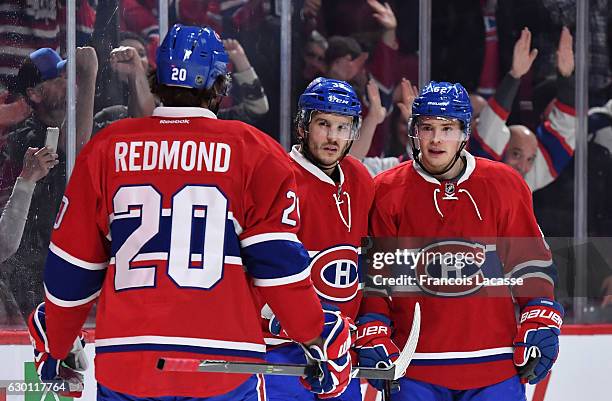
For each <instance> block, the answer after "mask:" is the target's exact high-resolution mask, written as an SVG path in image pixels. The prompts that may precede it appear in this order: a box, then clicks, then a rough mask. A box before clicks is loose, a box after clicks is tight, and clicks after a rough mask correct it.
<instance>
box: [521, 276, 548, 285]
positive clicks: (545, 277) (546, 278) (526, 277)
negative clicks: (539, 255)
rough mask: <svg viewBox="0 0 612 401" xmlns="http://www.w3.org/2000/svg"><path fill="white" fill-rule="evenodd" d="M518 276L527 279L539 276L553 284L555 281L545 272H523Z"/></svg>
mask: <svg viewBox="0 0 612 401" xmlns="http://www.w3.org/2000/svg"><path fill="white" fill-rule="evenodd" d="M519 278H522V279H523V280H524V279H528V278H541V279H543V280H546V281H548V282H550V284H552V285H553V286H554V285H555V282H554V281H553V279H552V277H550V276H549V275H548V274H546V273H527V274H523V275H522V276H519Z"/></svg>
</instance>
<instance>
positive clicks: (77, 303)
mask: <svg viewBox="0 0 612 401" xmlns="http://www.w3.org/2000/svg"><path fill="white" fill-rule="evenodd" d="M100 291H102V290H98V291H96V292H94V293H93V294H91V295H90V296H88V297H87V298H84V299H79V300H77V301H65V300H63V299H59V298H57V297H54V296H53V295H52V294H51V293H50V292H49V290H48V289H47V286H46V285H45V295H46V296H47V298H48V299H49V301H51V302H52V303H53V304H55V305H57V306H61V307H63V308H74V307H76V306H81V305H85V304H86V303H88V302H90V301H93V300H94V299H96V298H98V296H99V295H100Z"/></svg>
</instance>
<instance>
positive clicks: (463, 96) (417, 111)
mask: <svg viewBox="0 0 612 401" xmlns="http://www.w3.org/2000/svg"><path fill="white" fill-rule="evenodd" d="M421 116H431V117H442V118H449V119H451V118H452V119H457V120H459V121H461V123H462V126H463V129H464V130H465V133H466V135H468V136H469V135H470V131H471V121H472V104H471V103H470V97H469V95H468V93H467V91H466V90H465V88H464V87H463V86H462V85H461V84H459V83H456V84H451V83H448V82H436V81H431V82H430V83H429V84H427V86H425V87H424V88H423V89H422V90H421V93H420V94H419V96H418V97H417V98H416V99H414V103H412V117H413V121H416V119H417V117H421Z"/></svg>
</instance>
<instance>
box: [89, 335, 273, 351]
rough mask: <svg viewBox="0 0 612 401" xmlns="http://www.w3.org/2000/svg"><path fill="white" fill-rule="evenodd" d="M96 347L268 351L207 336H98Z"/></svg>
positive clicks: (263, 346) (252, 345) (259, 347)
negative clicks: (168, 347)
mask: <svg viewBox="0 0 612 401" xmlns="http://www.w3.org/2000/svg"><path fill="white" fill-rule="evenodd" d="M95 344H96V347H107V346H113V345H135V344H164V345H184V346H192V347H210V348H224V349H234V350H242V351H254V352H266V346H265V345H264V344H258V343H248V342H239V341H223V340H211V339H207V338H193V337H167V336H134V337H114V338H97V339H96V342H95Z"/></svg>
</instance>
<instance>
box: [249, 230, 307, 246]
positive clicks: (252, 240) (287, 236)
mask: <svg viewBox="0 0 612 401" xmlns="http://www.w3.org/2000/svg"><path fill="white" fill-rule="evenodd" d="M278 240H283V241H291V242H298V243H299V242H300V240H299V239H298V237H297V235H295V234H294V233H282V232H281V233H265V234H257V235H253V236H250V237H247V238H243V239H242V240H241V241H240V246H241V247H243V248H247V247H249V246H251V245H256V244H259V243H260V242H267V241H278Z"/></svg>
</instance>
